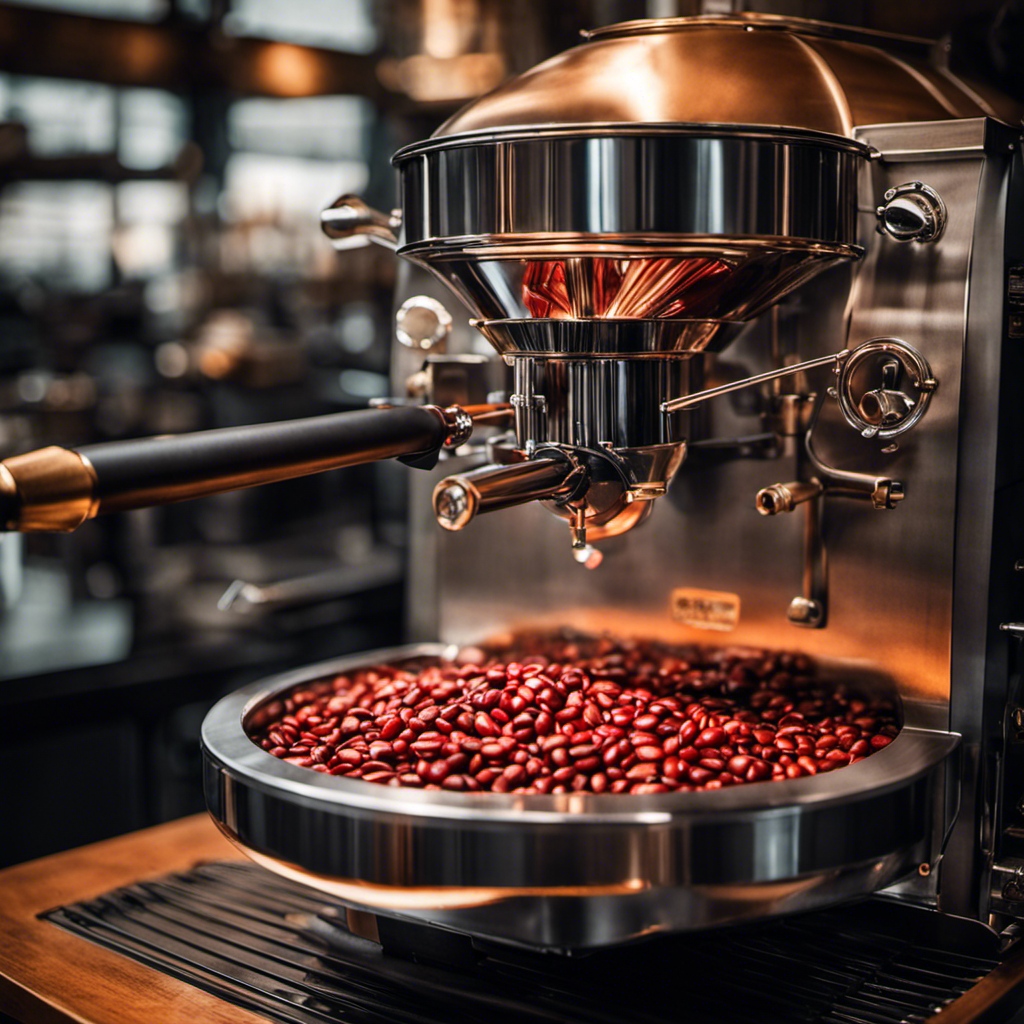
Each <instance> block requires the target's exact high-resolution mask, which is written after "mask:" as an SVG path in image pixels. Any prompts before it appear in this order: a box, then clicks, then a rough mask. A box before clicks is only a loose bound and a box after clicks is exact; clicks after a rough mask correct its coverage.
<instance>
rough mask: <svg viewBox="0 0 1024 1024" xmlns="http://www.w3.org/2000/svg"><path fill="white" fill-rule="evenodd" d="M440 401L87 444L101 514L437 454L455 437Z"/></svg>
mask: <svg viewBox="0 0 1024 1024" xmlns="http://www.w3.org/2000/svg"><path fill="white" fill-rule="evenodd" d="M448 434H449V427H448V425H447V423H446V421H445V416H444V413H443V412H442V411H441V410H440V409H438V408H437V407H435V406H403V407H398V408H390V409H366V410H360V411H358V412H344V413H336V414H333V415H330V416H315V417H312V418H310V419H305V420H288V421H285V422H282V423H261V424H258V425H256V426H250V427H228V428H226V429H222V430H205V431H200V432H198V433H194V434H182V435H180V436H172V437H150V438H144V439H142V440H138V441H114V442H110V443H108V444H93V445H86V446H85V447H83V448H79V449H78V453H79V454H80V455H81V456H83V457H84V458H85V459H87V460H88V461H89V463H90V464H91V465H92V468H93V470H94V471H95V474H96V485H95V489H94V492H93V494H94V498H95V499H96V501H97V502H98V507H97V509H96V514H101V513H104V512H118V511H123V510H125V509H133V508H145V507H148V506H150V505H164V504H167V503H169V502H174V501H185V500H186V499H188V498H198V497H201V496H203V495H207V494H217V493H219V492H221V491H230V490H236V489H238V488H243V487H255V486H257V485H259V484H265V483H270V482H273V481H276V480H290V479H292V478H294V477H299V476H306V475H308V474H310V473H321V472H323V471H325V470H328V469H338V468H340V467H342V466H355V465H359V464H360V463H364V462H376V461H378V460H380V459H392V458H396V457H400V456H411V455H422V456H426V455H428V454H430V453H436V452H438V451H439V450H440V449H441V446H442V445H443V444H444V443H445V441H446V440H447V438H448Z"/></svg>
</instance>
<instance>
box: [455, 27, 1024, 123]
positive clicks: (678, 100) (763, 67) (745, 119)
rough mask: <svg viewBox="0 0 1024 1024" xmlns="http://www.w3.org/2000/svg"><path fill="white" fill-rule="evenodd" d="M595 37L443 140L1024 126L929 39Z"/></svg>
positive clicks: (635, 30)
mask: <svg viewBox="0 0 1024 1024" xmlns="http://www.w3.org/2000/svg"><path fill="white" fill-rule="evenodd" d="M586 35H587V39H588V41H587V42H586V43H584V44H583V45H582V46H577V47H576V48H575V49H572V50H568V51H567V52H565V53H561V54H558V56H556V57H552V58H551V59H550V60H548V61H545V62H544V63H543V64H541V65H539V66H538V67H537V68H535V69H534V70H533V71H532V72H531V73H530V74H529V75H524V76H521V77H519V78H514V79H512V80H511V81H509V82H506V83H505V84H504V85H502V86H500V87H499V88H498V89H496V90H495V91H494V92H492V93H491V94H490V95H488V96H485V97H482V98H481V99H479V100H477V101H476V102H475V103H472V104H470V105H469V106H467V107H465V108H464V109H463V110H461V111H460V112H459V113H458V114H456V115H455V116H454V117H452V118H451V119H450V120H449V121H448V122H447V123H446V124H444V125H443V126H442V127H441V128H440V129H439V131H438V133H437V134H438V135H439V136H441V137H446V136H451V135H455V134H460V133H468V132H477V131H482V130H485V129H491V128H495V127H498V126H501V127H506V128H507V127H512V126H516V125H537V124H542V125H564V124H566V123H572V124H583V123H586V124H593V123H595V122H609V121H617V122H625V123H629V122H633V123H635V122H644V121H646V122H664V123H690V124H694V123H697V124H711V125H717V124H754V125H791V126H795V127H802V128H812V129H816V130H818V131H822V132H829V133H832V134H835V135H841V134H843V133H844V132H846V131H848V130H849V125H850V124H851V123H852V124H854V125H888V124H892V123H894V122H909V121H946V120H950V119H952V118H969V117H978V116H984V115H992V114H994V115H995V116H998V117H1001V118H1002V119H1003V120H1005V121H1007V122H1008V123H1010V124H1013V123H1015V122H1019V120H1020V113H1021V111H1020V106H1019V104H1016V103H1014V102H1012V101H1009V100H1007V99H1005V98H1001V97H996V98H995V99H994V100H993V101H992V102H994V103H995V104H996V106H997V107H998V109H996V110H993V108H992V106H991V105H990V103H989V102H986V101H982V100H980V99H979V97H978V95H977V92H976V91H975V90H974V89H972V88H971V87H970V86H967V85H965V84H964V83H962V82H961V81H960V80H959V79H958V78H957V77H956V76H955V75H953V74H951V73H950V72H949V71H948V70H947V69H942V70H939V69H938V68H936V67H935V66H934V65H933V64H932V62H931V61H930V60H929V57H930V47H929V44H928V42H927V41H924V40H915V39H909V38H908V37H905V36H903V37H899V36H894V35H891V34H888V33H882V32H869V31H866V30H864V29H860V28H854V27H851V26H846V25H828V24H824V23H822V22H815V21H807V20H804V19H799V18H789V19H784V18H779V17H777V16H774V15H770V14H752V13H744V14H741V15H726V16H725V17H722V16H718V15H703V16H700V17H693V18H661V19H654V18H652V19H645V20H643V21H632V22H626V23H625V24H619V25H611V26H608V27H606V28H600V29H596V30H595V31H592V32H589V33H587V34H586ZM765 83H770V87H768V88H766V85H765ZM988 99H989V97H987V96H986V100H988Z"/></svg>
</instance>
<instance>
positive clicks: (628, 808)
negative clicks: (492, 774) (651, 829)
mask: <svg viewBox="0 0 1024 1024" xmlns="http://www.w3.org/2000/svg"><path fill="white" fill-rule="evenodd" d="M457 649H458V647H457V646H456V645H449V644H443V643H420V644H412V645H406V646H402V647H394V648H386V649H382V650H375V651H368V652H363V653H358V654H353V655H348V656H346V657H343V658H336V659H331V660H329V661H324V662H319V663H317V664H314V665H309V666H306V667H304V668H300V669H294V670H291V671H289V672H285V673H281V674H278V675H275V676H272V677H270V678H268V679H264V680H259V681H257V682H255V683H252V684H250V685H248V686H246V687H243V688H242V689H240V690H238V691H236V692H235V693H233V694H230V695H229V696H227V697H225V698H223V699H222V700H221V701H219V702H218V703H217V704H216V705H215V706H214V707H213V709H211V711H210V712H209V713H208V714H207V716H206V719H205V720H204V722H203V727H202V745H203V749H204V752H205V753H206V755H207V756H208V757H209V758H210V759H211V760H213V761H215V762H216V763H217V764H218V765H219V766H220V767H221V768H222V769H223V770H224V771H226V772H227V773H228V774H229V775H233V776H235V777H236V778H238V779H240V780H244V781H245V783H246V784H247V785H251V786H254V787H256V788H258V789H261V790H263V791H266V792H274V793H278V794H280V793H282V792H285V793H287V794H288V796H289V798H290V799H293V800H295V801H296V802H300V803H303V804H305V805H307V806H316V807H319V808H322V809H324V810H328V811H330V810H334V811H338V812H345V813H352V812H365V813H369V814H372V815H375V816H379V815H387V816H390V817H400V818H420V817H422V818H431V819H447V820H454V821H472V822H474V823H475V824H478V825H483V824H488V823H492V822H493V823H507V822H517V821H518V822H528V823H530V824H531V825H544V824H551V825H564V824H583V823H586V822H592V823H595V824H597V823H600V824H601V825H604V826H609V825H617V824H621V825H623V826H634V825H638V824H645V825H653V824H667V823H669V822H672V821H678V820H683V819H686V820H695V819H701V818H710V817H714V818H715V819H716V820H720V821H722V820H724V819H726V818H727V817H729V816H730V814H736V815H747V814H749V813H750V812H758V813H759V815H764V816H774V815H778V816H783V815H786V814H791V813H801V812H803V811H806V810H809V809H811V808H823V807H826V806H829V805H832V804H836V803H841V802H845V801H848V800H850V799H851V798H854V797H856V796H864V795H869V794H870V795H875V796H880V795H882V794H884V793H886V792H888V791H890V790H894V789H897V788H900V787H903V786H906V785H907V784H908V783H910V782H913V781H914V780H915V779H917V778H920V777H921V776H923V775H925V774H926V773H927V772H929V771H931V770H933V769H934V768H935V767H937V765H938V764H939V763H940V762H941V761H942V760H944V759H945V758H946V757H947V756H948V755H949V754H950V753H952V751H953V750H954V749H955V748H956V746H957V744H958V743H959V740H960V737H959V735H957V734H956V733H947V732H936V731H932V730H927V729H920V728H916V727H912V726H905V727H904V728H903V729H901V731H900V733H899V734H898V735H897V737H896V739H895V740H894V741H893V742H892V743H891V744H889V746H887V747H885V748H883V749H882V750H880V751H877V752H876V753H874V754H872V755H871V756H870V757H868V758H865V759H864V760H863V761H859V762H858V763H857V764H855V765H849V766H846V767H844V768H841V769H837V770H836V771H833V772H829V773H828V774H826V775H816V776H810V777H807V778H801V779H787V780H785V781H775V782H764V783H752V784H750V785H744V786H736V787H732V788H727V789H722V790H717V791H715V792H695V793H666V794H650V795H642V796H641V795H636V794H629V796H628V799H623V796H624V794H601V795H598V794H594V793H568V794H564V795H544V794H536V795H529V796H523V795H512V794H500V793H451V792H447V791H445V790H438V791H433V790H431V791H427V790H420V789H412V788H403V787H389V786H381V785H377V784H375V783H369V782H362V781H360V780H350V779H345V778H344V777H340V776H329V775H324V774H321V773H318V772H312V771H310V770H309V769H307V768H300V767H298V766H296V765H290V764H287V763H285V762H283V761H281V760H279V759H278V758H276V757H273V756H271V755H270V754H268V753H267V752H266V751H264V750H262V749H261V748H260V747H259V746H257V744H255V743H254V742H253V741H252V740H251V739H250V738H249V736H248V734H247V733H246V730H245V727H244V722H245V719H246V718H247V717H248V716H249V715H250V714H251V713H252V711H253V710H254V709H255V708H257V707H259V706H260V705H261V704H263V703H265V702H266V701H268V700H271V699H273V697H274V696H276V695H277V694H279V693H280V692H281V691H282V690H286V689H290V688H291V687H294V686H296V685H299V684H301V683H305V682H312V681H314V680H316V679H320V678H323V677H324V676H328V675H331V674H333V673H339V672H346V671H351V670H353V669H356V668H360V667H364V666H370V665H374V664H381V663H385V662H395V661H405V660H410V659H414V658H423V657H445V656H450V655H451V654H453V653H454V652H455V651H456V650H457Z"/></svg>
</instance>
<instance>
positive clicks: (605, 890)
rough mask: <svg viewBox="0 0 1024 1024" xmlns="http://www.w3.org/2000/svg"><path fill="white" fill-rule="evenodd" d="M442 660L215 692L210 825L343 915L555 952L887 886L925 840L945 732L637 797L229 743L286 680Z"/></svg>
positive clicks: (383, 656) (928, 848)
mask: <svg viewBox="0 0 1024 1024" xmlns="http://www.w3.org/2000/svg"><path fill="white" fill-rule="evenodd" d="M454 653H455V650H454V649H453V648H450V647H446V646H444V645H441V644H419V645H414V646H410V647H404V648H398V649H394V650H387V651H376V652H373V653H369V654H363V655H354V656H351V657H347V658H342V659H339V660H335V661H329V662H324V663H322V664H319V665H313V666H310V667H309V668H304V669H300V670H298V671H294V672H289V673H286V674H284V675H279V676H275V677H273V678H271V679H267V680H264V681H262V682H257V683H253V684H252V685H250V686H247V687H245V688H244V689H242V690H239V691H238V692H237V693H234V694H232V695H230V696H228V697H225V698H224V699H223V700H221V701H220V702H219V703H218V704H217V705H216V706H215V707H214V708H213V710H212V711H211V712H210V713H209V715H208V716H207V718H206V721H205V722H204V724H203V754H204V761H205V789H206V800H207V805H208V806H209V809H210V813H211V814H212V815H213V818H214V820H215V821H216V822H217V824H218V825H219V826H220V828H221V830H222V831H223V832H224V833H225V834H226V835H227V836H228V837H229V838H230V839H232V840H233V841H234V842H235V843H237V844H238V845H239V846H240V847H241V848H242V849H243V850H244V851H245V852H246V853H247V854H248V855H249V856H250V857H252V858H253V859H254V860H255V861H256V862H257V863H260V864H263V865H264V866H266V867H268V868H269V869H270V870H272V871H275V872H277V873H279V874H282V875H285V876H287V877H290V878H293V879H297V880H299V881H302V882H305V883H307V884H309V885H312V886H314V887H316V888H318V889H321V890H323V891H324V892H328V893H331V894H333V895H335V896H338V897H340V898H341V899H343V900H344V901H345V902H347V903H349V904H351V905H352V906H354V907H357V908H360V909H364V910H368V911H371V912H383V913H386V914H391V915H393V916H397V917H406V918H410V919H414V920H416V921H419V922H422V923H426V924H433V925H439V926H441V927H445V928H450V929H454V930H457V931H461V932H467V933H470V934H474V935H479V936H485V937H488V938H493V939H498V940H502V941H506V942H513V943H518V944H522V945H526V946H534V947H544V948H557V949H563V950H569V949H585V948H590V947H597V946H603V945H608V944H612V943H617V942H624V941H628V940H631V939H636V938H640V937H642V936H645V935H651V934H654V933H657V932H660V931H684V930H689V929H698V928H706V927H709V926H713V925H718V924H725V923H728V922H733V921H741V920H744V919H747V918H758V917H766V916H770V915H775V914H782V913H791V912H794V911H798V910H806V909H809V908H811V907H817V906H822V905H825V904H828V903H833V902H837V901H840V900H843V899H847V898H850V897H853V896H856V895H860V894H863V893H867V892H871V891H874V890H877V889H880V888H882V887H884V886H886V885H889V884H891V883H892V882H894V881H895V880H896V879H898V878H900V877H901V876H902V875H904V874H906V873H908V872H910V871H913V870H915V869H916V867H917V866H918V865H919V864H921V863H922V862H926V861H927V859H928V857H929V854H930V852H933V841H934V834H933V833H934V823H935V812H936V810H937V803H938V802H939V801H940V795H941V792H942V782H943V776H944V770H943V768H944V764H945V762H946V759H947V757H948V755H949V754H950V753H951V752H952V751H953V750H954V748H955V747H956V744H957V742H958V737H956V736H953V735H949V734H945V733H936V732H931V731H928V730H923V729H918V728H915V727H914V726H913V725H912V724H911V725H904V728H903V729H902V730H901V732H900V733H899V735H898V736H897V737H896V739H895V740H894V741H893V742H892V743H891V744H889V746H887V747H885V748H884V749H882V750H880V751H878V752H876V753H874V754H872V755H871V757H868V758H865V759H864V760H863V761H859V762H857V763H856V764H854V765H850V766H848V767H844V768H841V769H838V770H836V771H834V772H830V773H828V774H825V775H817V776H811V777H807V778H801V779H794V780H787V781H785V782H763V783H752V784H748V785H743V786H737V787H734V788H729V789H722V790H717V791H710V792H694V793H669V794H659V795H644V796H640V795H632V794H629V795H627V794H616V795H600V796H599V795H596V794H592V793H591V794H585V793H573V794H565V795H562V796H543V795H539V794H538V795H531V796H515V795H508V794H497V793H450V792H446V791H436V792H435V791H426V790H420V789H406V788H402V787H390V786H381V785H378V784H375V783H370V782H362V781H360V780H352V779H346V778H344V777H341V776H331V775H323V774H320V773H317V772H313V771H310V770H309V769H307V768H299V767H297V766H295V765H291V764H287V763H286V762H284V761H281V760H278V759H277V758H276V757H273V756H271V755H270V754H268V753H266V752H265V751H264V750H262V749H261V748H260V747H259V746H258V745H257V744H256V743H254V742H253V741H252V740H251V739H249V736H248V732H249V731H251V729H252V726H253V724H254V722H255V723H258V720H259V716H260V712H261V709H263V708H265V707H266V706H267V705H268V704H270V703H271V702H272V701H273V700H274V699H275V698H276V697H278V696H281V695H283V694H284V693H285V692H287V691H288V690H290V689H292V688H294V687H296V686H298V685H300V684H303V683H308V682H311V681H313V680H317V679H321V678H325V677H331V676H333V675H337V674H340V673H345V672H351V671H353V670H355V669H358V668H360V667H367V666H371V665H379V664H382V663H395V662H401V661H404V660H408V659H414V658H415V659H418V658H442V659H443V658H445V657H451V656H453V655H454Z"/></svg>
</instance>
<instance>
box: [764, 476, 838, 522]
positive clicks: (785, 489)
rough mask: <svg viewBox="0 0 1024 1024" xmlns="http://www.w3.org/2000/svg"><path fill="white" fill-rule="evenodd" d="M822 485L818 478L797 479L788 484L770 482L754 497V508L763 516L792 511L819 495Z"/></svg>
mask: <svg viewBox="0 0 1024 1024" xmlns="http://www.w3.org/2000/svg"><path fill="white" fill-rule="evenodd" d="M821 492H822V486H821V484H820V483H819V482H818V481H817V480H811V481H803V480H797V481H794V482H793V483H787V484H769V485H768V486H767V487H762V488H761V490H759V491H758V492H757V495H756V497H755V498H754V508H756V509H757V511H758V512H759V513H760V514H761V515H763V516H774V515H778V514H779V513H780V512H792V511H793V509H795V508H796V507H797V505H801V504H803V503H804V502H805V501H810V500H811V498H816V497H818V495H819V494H821Z"/></svg>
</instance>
